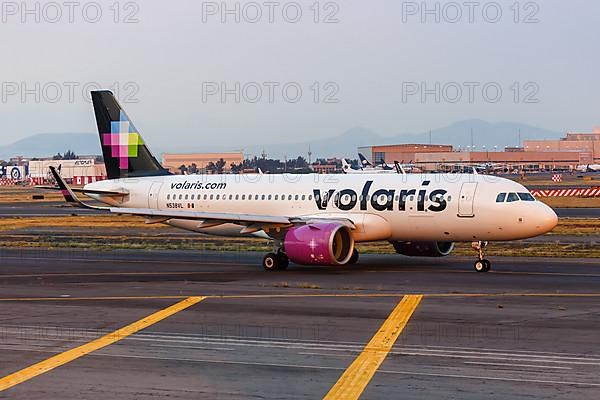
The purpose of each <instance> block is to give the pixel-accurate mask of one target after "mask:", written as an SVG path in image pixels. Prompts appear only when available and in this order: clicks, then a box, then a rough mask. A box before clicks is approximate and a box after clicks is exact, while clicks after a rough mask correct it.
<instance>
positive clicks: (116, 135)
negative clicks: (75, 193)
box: [92, 90, 170, 179]
mask: <svg viewBox="0 0 600 400" xmlns="http://www.w3.org/2000/svg"><path fill="white" fill-rule="evenodd" d="M92 103H93V104H94V113H95V114H96V123H97V125H98V133H99V134H100V144H101V145H102V154H103V156H104V163H105V165H106V173H107V176H108V179H119V178H129V177H140V176H159V175H170V173H169V171H167V170H166V169H164V168H163V167H162V166H161V165H160V163H159V162H158V161H157V160H156V158H155V157H154V156H153V155H152V153H151V152H150V150H149V149H148V147H146V145H145V143H144V141H143V139H142V136H141V135H140V133H139V132H138V130H137V129H136V128H135V126H134V125H133V122H132V121H131V120H130V119H129V117H128V116H127V114H126V113H125V111H124V110H123V108H122V107H121V106H120V105H119V103H118V102H117V99H115V96H114V95H113V94H112V92H110V91H108V90H102V91H93V92H92Z"/></svg>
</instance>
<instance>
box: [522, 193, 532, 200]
mask: <svg viewBox="0 0 600 400" xmlns="http://www.w3.org/2000/svg"><path fill="white" fill-rule="evenodd" d="M519 198H520V199H521V200H523V201H535V198H534V197H533V196H532V195H531V193H519Z"/></svg>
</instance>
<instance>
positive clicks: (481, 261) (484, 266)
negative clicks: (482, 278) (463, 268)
mask: <svg viewBox="0 0 600 400" xmlns="http://www.w3.org/2000/svg"><path fill="white" fill-rule="evenodd" d="M487 245H488V242H482V241H479V242H473V243H471V247H472V248H473V250H475V251H477V253H478V254H477V261H475V263H474V264H473V267H474V268H475V271H477V272H488V271H489V270H490V269H491V268H492V263H491V262H490V261H489V260H487V259H485V258H484V257H485V249H486V248H487Z"/></svg>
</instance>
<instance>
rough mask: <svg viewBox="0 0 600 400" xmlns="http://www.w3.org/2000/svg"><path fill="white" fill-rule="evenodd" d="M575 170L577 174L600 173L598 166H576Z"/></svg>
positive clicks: (599, 166)
mask: <svg viewBox="0 0 600 400" xmlns="http://www.w3.org/2000/svg"><path fill="white" fill-rule="evenodd" d="M576 170H577V171H579V172H600V164H585V165H578V166H577V168H576Z"/></svg>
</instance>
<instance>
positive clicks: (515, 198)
mask: <svg viewBox="0 0 600 400" xmlns="http://www.w3.org/2000/svg"><path fill="white" fill-rule="evenodd" d="M506 201H507V202H508V203H510V202H513V201H519V196H517V194H516V193H509V194H508V198H507V199H506Z"/></svg>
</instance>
